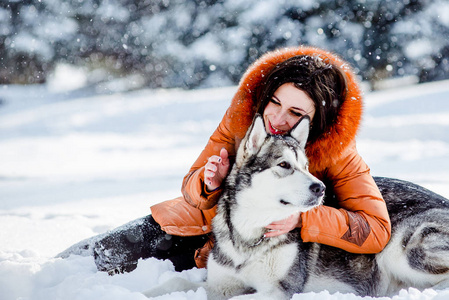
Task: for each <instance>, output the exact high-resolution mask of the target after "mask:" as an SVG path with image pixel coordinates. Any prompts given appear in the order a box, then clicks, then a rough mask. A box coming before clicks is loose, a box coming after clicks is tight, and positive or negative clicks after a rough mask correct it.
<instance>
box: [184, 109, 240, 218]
mask: <svg viewBox="0 0 449 300" xmlns="http://www.w3.org/2000/svg"><path fill="white" fill-rule="evenodd" d="M228 111H229V110H228ZM228 115H229V114H228V112H227V113H226V114H225V116H224V117H223V120H222V121H221V122H220V124H219V125H218V127H217V129H216V130H215V132H214V133H213V134H212V136H211V137H210V138H209V141H208V143H207V145H206V147H205V148H204V149H203V151H202V152H201V154H200V156H199V157H198V158H197V160H196V161H195V163H194V164H193V165H192V167H191V168H190V170H189V173H187V175H186V176H185V177H184V179H183V182H182V188H181V192H182V195H183V196H184V199H185V200H186V201H187V203H189V204H190V205H192V206H193V207H196V208H198V209H201V210H208V209H211V208H212V207H214V206H215V204H217V201H218V198H219V196H220V194H221V188H219V189H218V190H216V191H214V192H208V191H207V190H206V186H205V184H204V166H205V164H206V163H207V160H208V159H209V157H210V156H212V155H219V154H220V150H221V149H222V148H226V150H227V151H228V154H229V158H230V160H231V164H232V159H233V157H235V152H236V150H235V147H236V146H235V143H236V142H235V141H236V137H235V133H232V132H231V131H230V130H229V129H228V128H229V122H230V120H229V117H228Z"/></svg>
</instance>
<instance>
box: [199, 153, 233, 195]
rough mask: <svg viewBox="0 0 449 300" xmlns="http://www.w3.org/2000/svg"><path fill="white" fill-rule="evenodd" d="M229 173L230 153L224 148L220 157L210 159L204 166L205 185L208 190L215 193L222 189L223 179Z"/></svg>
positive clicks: (214, 156)
mask: <svg viewBox="0 0 449 300" xmlns="http://www.w3.org/2000/svg"><path fill="white" fill-rule="evenodd" d="M228 172H229V158H228V151H227V150H226V149H225V148H222V149H221V151H220V156H218V155H213V156H211V157H209V159H208V160H207V163H206V165H205V166H204V183H205V184H206V188H207V190H208V191H209V192H210V191H213V190H215V189H217V188H218V187H220V185H221V183H222V182H223V179H224V178H225V177H226V175H228Z"/></svg>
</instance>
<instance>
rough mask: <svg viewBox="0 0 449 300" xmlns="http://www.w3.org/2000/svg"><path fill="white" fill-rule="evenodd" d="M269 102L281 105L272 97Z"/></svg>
mask: <svg viewBox="0 0 449 300" xmlns="http://www.w3.org/2000/svg"><path fill="white" fill-rule="evenodd" d="M270 102H271V103H273V104H276V105H281V103H279V101H277V100H276V99H274V98H271V99H270Z"/></svg>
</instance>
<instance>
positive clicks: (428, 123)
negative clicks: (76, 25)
mask: <svg viewBox="0 0 449 300" xmlns="http://www.w3.org/2000/svg"><path fill="white" fill-rule="evenodd" d="M63 75H65V76H63ZM83 78H84V77H83V74H81V73H80V74H78V75H77V73H76V72H67V71H66V72H63V70H62V71H61V72H60V77H58V78H54V79H53V81H52V82H51V84H50V83H49V84H48V85H41V86H15V85H9V86H6V85H5V86H0V102H1V105H0V241H1V242H0V298H1V299H2V300H12V299H39V300H40V299H42V300H48V299H83V300H94V299H95V300H97V299H109V300H110V299H145V297H144V296H143V295H142V294H141V292H142V291H145V290H148V289H150V288H151V287H153V286H155V285H156V284H158V283H160V282H162V281H164V280H166V279H167V278H169V277H171V276H185V277H187V278H190V279H192V280H201V279H202V278H203V277H204V275H205V271H204V270H196V269H194V270H191V271H186V272H183V273H176V272H174V269H173V266H172V265H171V263H170V262H168V261H157V260H154V259H149V260H146V261H141V262H139V266H138V268H137V269H136V270H135V271H134V272H132V273H128V274H122V275H116V276H113V277H110V276H108V275H107V274H105V273H101V272H97V271H96V267H95V264H94V262H93V259H92V258H90V257H87V258H86V257H79V256H71V257H70V258H68V259H65V260H63V259H56V258H54V256H55V255H57V254H58V253H59V252H61V251H63V250H64V249H66V248H67V247H69V246H70V245H72V244H74V243H76V242H78V241H80V240H82V239H84V238H88V237H90V236H93V235H96V234H99V233H103V232H105V231H107V230H109V229H112V228H115V227H117V226H119V225H122V224H124V223H126V222H128V221H131V220H133V219H136V218H138V217H141V216H144V215H146V214H148V213H149V212H150V211H149V207H150V205H152V204H154V203H157V202H160V201H163V200H166V199H171V198H173V197H176V196H178V195H180V185H181V180H182V177H183V176H184V174H185V173H186V172H187V170H188V169H189V167H190V165H191V164H192V163H193V161H194V160H195V159H196V157H197V156H198V155H199V153H200V151H201V150H202V148H203V147H204V145H205V144H206V142H207V139H208V137H209V135H210V134H211V133H212V132H213V130H214V129H215V127H216V126H217V124H218V122H219V120H220V119H221V117H222V115H223V114H224V112H225V109H226V108H227V106H228V105H229V102H230V99H231V98H232V96H233V93H234V92H235V90H236V87H233V86H231V87H226V88H215V89H202V90H192V91H182V90H145V89H144V90H139V91H131V92H122V93H111V94H108V95H101V94H97V93H95V92H87V91H86V90H84V91H83V92H80V90H75V91H62V89H63V87H64V85H65V84H68V83H70V82H72V83H73V84H72V86H75V85H77V83H79V81H80V80H81V81H82V79H83ZM128 83H129V82H126V81H116V82H110V83H109V88H116V89H117V90H126V89H127V87H126V84H128ZM123 84H125V86H123ZM80 85H82V84H80ZM448 98H449V82H447V81H439V82H433V83H427V84H420V85H412V86H408V87H402V88H395V89H389V90H383V91H379V92H371V93H367V94H366V112H365V117H364V122H363V127H362V130H361V132H360V134H359V136H358V149H359V151H360V153H361V155H362V156H363V158H364V159H365V160H366V162H367V163H368V164H369V165H370V167H371V170H372V174H373V175H376V176H389V177H396V178H400V179H405V180H409V181H413V182H415V183H418V184H421V185H423V186H425V187H427V188H430V189H432V190H433V191H435V192H437V193H440V194H442V195H444V196H446V197H449V134H448V132H449V101H448ZM448 298H449V290H447V291H440V292H436V291H434V290H426V291H423V292H420V291H417V290H415V289H409V290H404V291H401V293H400V294H399V295H397V296H394V297H392V298H391V299H394V300H418V299H419V300H428V299H435V300H437V299H438V300H442V299H448ZM158 299H206V298H205V294H204V291H203V290H199V291H197V292H189V293H178V294H176V295H171V296H164V297H161V298H158ZM293 299H295V300H305V299H307V300H309V299H320V300H322V299H324V300H328V299H332V300H336V299H337V300H346V299H348V300H349V299H351V300H352V299H361V298H360V297H357V296H355V295H352V294H345V295H343V294H335V295H329V294H328V293H325V292H323V293H316V294H315V293H308V294H303V295H295V296H294V297H293ZM382 299H390V298H382Z"/></svg>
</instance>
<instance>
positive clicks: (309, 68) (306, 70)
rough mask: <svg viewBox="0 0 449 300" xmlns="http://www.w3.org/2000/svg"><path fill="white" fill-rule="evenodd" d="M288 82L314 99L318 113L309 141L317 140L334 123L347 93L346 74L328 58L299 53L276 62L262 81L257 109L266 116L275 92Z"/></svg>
mask: <svg viewBox="0 0 449 300" xmlns="http://www.w3.org/2000/svg"><path fill="white" fill-rule="evenodd" d="M285 83H293V84H294V85H295V87H297V88H298V89H300V90H302V91H304V92H305V93H306V94H307V95H308V96H309V97H310V98H311V99H312V100H313V102H314V105H315V116H314V117H313V120H312V127H311V131H310V134H309V141H314V140H316V139H317V138H318V137H319V136H320V135H321V134H322V133H323V132H325V131H326V129H327V128H328V127H329V126H330V125H331V124H333V123H334V121H335V120H336V118H337V115H338V111H339V108H340V106H341V104H342V103H343V101H344V99H345V96H346V76H345V74H344V73H343V71H342V70H341V69H340V68H339V67H337V66H335V65H332V64H331V63H329V62H328V59H327V58H326V57H321V56H309V55H299V56H294V57H291V58H289V59H287V60H285V61H283V62H282V63H280V64H278V65H276V66H275V67H274V69H273V70H272V71H271V72H270V73H269V75H268V76H267V79H266V80H265V82H264V83H263V84H262V86H261V87H260V89H259V90H258V93H256V97H257V99H258V101H257V103H258V104H256V112H257V113H259V114H261V115H263V111H264V110H265V107H266V106H267V104H268V102H269V101H270V100H271V98H272V97H273V94H274V92H275V91H276V90H277V89H278V88H279V87H280V86H281V85H283V84H285Z"/></svg>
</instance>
